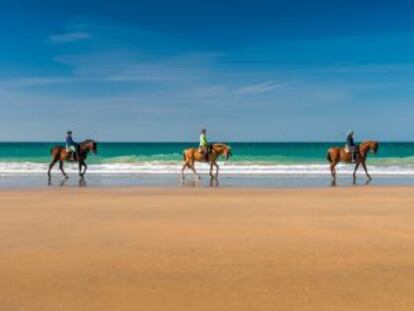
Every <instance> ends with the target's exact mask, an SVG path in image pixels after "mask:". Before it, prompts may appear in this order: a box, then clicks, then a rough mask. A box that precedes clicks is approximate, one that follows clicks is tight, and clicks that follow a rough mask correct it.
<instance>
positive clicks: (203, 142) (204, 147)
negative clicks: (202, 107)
mask: <svg viewBox="0 0 414 311" xmlns="http://www.w3.org/2000/svg"><path fill="white" fill-rule="evenodd" d="M198 150H199V151H200V153H201V154H202V155H203V157H204V160H205V161H206V162H208V141H207V131H206V129H202V130H201V135H200V147H199V149H198Z"/></svg>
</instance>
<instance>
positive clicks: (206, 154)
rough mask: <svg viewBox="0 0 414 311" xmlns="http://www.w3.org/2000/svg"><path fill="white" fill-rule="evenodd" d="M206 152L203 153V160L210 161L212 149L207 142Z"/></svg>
mask: <svg viewBox="0 0 414 311" xmlns="http://www.w3.org/2000/svg"><path fill="white" fill-rule="evenodd" d="M206 149H207V152H206V153H205V154H204V159H203V162H209V161H210V155H211V151H212V146H211V144H209V145H208V146H207V147H206Z"/></svg>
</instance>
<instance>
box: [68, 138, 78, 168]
mask: <svg viewBox="0 0 414 311" xmlns="http://www.w3.org/2000/svg"><path fill="white" fill-rule="evenodd" d="M78 149H79V148H78V144H77V143H75V142H74V141H73V138H72V131H67V133H66V151H67V152H70V154H71V160H72V161H75V160H76V159H78V158H79V157H78V153H79V152H78ZM75 156H76V157H75Z"/></svg>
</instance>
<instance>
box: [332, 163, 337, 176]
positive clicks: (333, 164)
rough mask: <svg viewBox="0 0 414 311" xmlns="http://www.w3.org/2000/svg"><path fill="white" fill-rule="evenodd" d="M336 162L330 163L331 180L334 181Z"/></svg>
mask: <svg viewBox="0 0 414 311" xmlns="http://www.w3.org/2000/svg"><path fill="white" fill-rule="evenodd" d="M336 164H337V163H336V162H333V163H331V175H332V179H333V180H335V179H336V169H335V167H336Z"/></svg>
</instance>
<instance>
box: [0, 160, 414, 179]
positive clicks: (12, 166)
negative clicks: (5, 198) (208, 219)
mask: <svg viewBox="0 0 414 311" xmlns="http://www.w3.org/2000/svg"><path fill="white" fill-rule="evenodd" d="M219 165H220V173H221V174H224V175H226V174H227V175H299V176H301V175H303V176H310V175H329V174H330V171H329V166H328V165H327V164H291V165H285V164H263V163H255V162H233V163H232V162H221V163H219ZM47 168H48V164H47V163H33V162H0V175H3V176H4V175H19V174H23V175H24V174H45V173H46V172H47ZM196 169H197V171H199V172H200V173H207V172H208V170H209V166H208V165H207V164H198V165H197V166H196ZM65 170H66V171H67V172H68V173H76V172H77V165H75V164H66V165H65ZM180 170H181V162H178V161H177V162H175V161H170V162H166V161H149V162H140V163H101V164H89V166H88V174H178V173H180ZM352 170H353V166H351V165H341V164H340V165H338V167H337V171H338V173H339V174H340V173H345V174H351V173H352ZM369 171H370V173H371V174H372V175H384V176H411V175H412V176H414V166H413V165H384V166H381V165H375V166H369ZM52 172H53V173H59V168H58V165H56V166H55V167H54V169H53V171H52ZM359 173H360V174H363V169H362V168H360V170H359ZM187 174H191V171H190V170H187Z"/></svg>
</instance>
